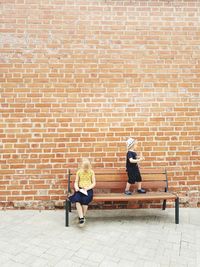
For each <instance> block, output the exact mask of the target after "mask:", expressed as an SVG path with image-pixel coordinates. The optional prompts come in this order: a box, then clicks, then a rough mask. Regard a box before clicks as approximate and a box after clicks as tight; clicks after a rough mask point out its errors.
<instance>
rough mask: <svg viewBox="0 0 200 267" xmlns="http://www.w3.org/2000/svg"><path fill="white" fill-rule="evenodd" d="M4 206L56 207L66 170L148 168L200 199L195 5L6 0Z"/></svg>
mask: <svg viewBox="0 0 200 267" xmlns="http://www.w3.org/2000/svg"><path fill="white" fill-rule="evenodd" d="M1 2H2V11H3V14H2V16H1V41H0V43H1V50H0V51H1V85H2V87H1V98H0V101H1V114H2V117H1V122H0V137H1V143H0V150H1V156H0V163H1V170H0V172H1V176H0V201H1V206H5V205H6V206H13V205H14V206H15V207H17V206H18V207H19V206H21V207H39V206H40V207H44V206H46V207H53V206H54V205H55V204H56V205H59V203H60V202H62V200H63V199H64V193H65V188H64V187H65V186H66V180H65V179H66V172H67V168H68V167H73V168H74V167H77V163H78V162H79V161H80V158H81V157H89V158H90V159H91V160H92V162H93V165H94V167H116V168H124V165H125V152H126V151H125V145H124V140H125V139H126V137H128V136H132V137H135V138H137V139H138V140H139V141H141V142H140V147H139V150H140V151H141V152H142V154H143V155H144V156H145V158H146V161H145V162H144V163H143V164H142V166H143V167H154V166H156V167H157V166H158V167H163V166H165V167H167V169H168V172H169V179H170V188H171V189H172V190H176V191H178V192H179V193H180V195H181V201H182V203H184V204H185V205H190V206H194V207H195V206H198V204H199V200H200V198H199V193H198V190H199V187H200V178H199V174H200V170H199V163H200V161H199V156H200V116H199V115H200V112H199V100H200V99H199V97H200V88H199V87H200V65H199V63H200V61H199V60H200V45H199V40H200V32H199V27H200V21H199V17H200V1H198V0H194V1H192V0H174V1H165V0H148V1H147V0H146V1H145V0H137V1H132V0H129V1H116V0H112V1H111V0H108V1H107V0H100V1H98V0H93V1H90V0H84V1H83V0H72V1H71V0H70V1H64V0H55V1H50V0H45V1H39V0H36V1H30V0H4V1H1Z"/></svg>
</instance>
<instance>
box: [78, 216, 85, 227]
mask: <svg viewBox="0 0 200 267" xmlns="http://www.w3.org/2000/svg"><path fill="white" fill-rule="evenodd" d="M84 224H85V220H84V218H79V226H80V227H83V226H84Z"/></svg>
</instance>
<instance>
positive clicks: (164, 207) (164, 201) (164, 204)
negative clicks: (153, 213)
mask: <svg viewBox="0 0 200 267" xmlns="http://www.w3.org/2000/svg"><path fill="white" fill-rule="evenodd" d="M166 202H167V200H166V199H165V200H163V205H162V209H163V210H165V209H166Z"/></svg>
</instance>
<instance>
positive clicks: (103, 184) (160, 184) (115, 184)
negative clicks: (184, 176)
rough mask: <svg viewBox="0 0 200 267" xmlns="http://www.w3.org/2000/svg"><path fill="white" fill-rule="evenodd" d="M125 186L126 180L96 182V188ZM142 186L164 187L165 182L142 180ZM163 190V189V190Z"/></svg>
mask: <svg viewBox="0 0 200 267" xmlns="http://www.w3.org/2000/svg"><path fill="white" fill-rule="evenodd" d="M125 186H126V181H124V182H99V181H97V183H96V187H95V188H96V189H98V188H101V189H103V188H105V189H106V188H108V189H115V188H121V189H122V190H124V188H125ZM142 187H144V188H165V187H166V182H162V181H161V182H156V183H155V182H142ZM163 191H164V190H163Z"/></svg>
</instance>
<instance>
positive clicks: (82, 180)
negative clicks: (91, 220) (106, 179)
mask: <svg viewBox="0 0 200 267" xmlns="http://www.w3.org/2000/svg"><path fill="white" fill-rule="evenodd" d="M95 185H96V182H95V174H94V171H93V170H92V169H91V164H90V161H89V160H88V159H83V161H82V164H81V168H80V169H79V170H78V171H77V173H76V180H75V183H74V189H75V193H74V195H72V196H71V197H69V200H70V201H71V202H72V203H76V209H77V211H78V216H79V226H80V227H82V226H84V224H85V216H86V212H87V209H88V204H89V203H90V202H91V201H92V199H93V188H94V187H95Z"/></svg>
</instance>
